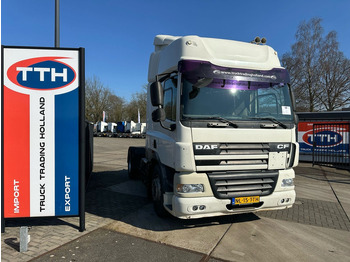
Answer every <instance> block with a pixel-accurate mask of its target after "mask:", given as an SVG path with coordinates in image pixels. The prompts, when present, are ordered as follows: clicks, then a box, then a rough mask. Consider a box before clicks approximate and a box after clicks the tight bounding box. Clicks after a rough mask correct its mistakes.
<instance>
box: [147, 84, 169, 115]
mask: <svg viewBox="0 0 350 262" xmlns="http://www.w3.org/2000/svg"><path fill="white" fill-rule="evenodd" d="M150 95H151V102H152V105H153V106H158V107H159V106H160V107H162V106H163V104H164V94H163V87H162V84H161V83H160V82H159V81H156V82H153V83H152V84H151V87H150ZM152 115H153V114H152ZM164 115H165V113H164Z"/></svg>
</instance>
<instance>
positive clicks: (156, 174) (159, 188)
mask: <svg viewBox="0 0 350 262" xmlns="http://www.w3.org/2000/svg"><path fill="white" fill-rule="evenodd" d="M151 188H152V200H153V207H154V211H155V212H156V214H157V215H158V216H159V217H163V218H164V217H168V216H169V212H168V211H167V210H166V209H165V207H164V197H163V194H164V186H163V185H162V181H161V171H160V167H159V165H156V166H155V167H154V168H153V171H152V182H151Z"/></svg>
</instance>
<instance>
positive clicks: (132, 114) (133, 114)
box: [125, 85, 147, 122]
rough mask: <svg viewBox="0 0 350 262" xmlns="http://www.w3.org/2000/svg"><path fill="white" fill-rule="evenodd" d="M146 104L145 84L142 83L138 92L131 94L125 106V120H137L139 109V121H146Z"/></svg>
mask: <svg viewBox="0 0 350 262" xmlns="http://www.w3.org/2000/svg"><path fill="white" fill-rule="evenodd" d="M146 105H147V85H144V86H143V87H142V90H141V91H140V92H136V93H134V94H132V98H131V101H130V102H129V103H128V105H127V106H126V107H125V120H128V121H130V120H132V121H135V122H137V120H138V111H139V112H140V118H141V122H146Z"/></svg>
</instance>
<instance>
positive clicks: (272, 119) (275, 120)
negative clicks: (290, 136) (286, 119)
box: [249, 117, 287, 129]
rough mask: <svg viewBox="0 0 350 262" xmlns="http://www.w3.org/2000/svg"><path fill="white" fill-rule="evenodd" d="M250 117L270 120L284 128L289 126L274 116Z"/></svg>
mask: <svg viewBox="0 0 350 262" xmlns="http://www.w3.org/2000/svg"><path fill="white" fill-rule="evenodd" d="M249 119H257V120H269V121H271V122H273V123H275V124H278V125H279V126H281V127H283V128H284V129H286V128H287V125H285V124H283V123H282V122H281V121H279V120H277V119H276V118H274V117H250V118H249Z"/></svg>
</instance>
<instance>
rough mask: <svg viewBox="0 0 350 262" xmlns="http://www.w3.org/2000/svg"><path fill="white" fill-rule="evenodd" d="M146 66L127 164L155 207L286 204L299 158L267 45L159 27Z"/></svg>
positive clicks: (181, 213)
mask: <svg viewBox="0 0 350 262" xmlns="http://www.w3.org/2000/svg"><path fill="white" fill-rule="evenodd" d="M154 46H155V51H154V52H153V53H152V55H151V58H150V63H149V70H148V81H149V84H148V91H147V95H148V97H147V134H146V146H145V147H139V148H136V147H130V148H129V152H128V172H129V177H130V178H132V179H135V178H139V177H141V179H142V180H143V181H144V182H145V183H146V185H147V187H148V188H149V190H148V192H151V194H152V198H153V202H154V208H155V211H156V213H157V214H158V215H159V216H165V215H166V214H169V213H170V214H172V215H173V216H176V217H179V218H186V219H188V218H199V217H208V216H218V215H230V214H236V213H245V212H255V211H263V210H276V209H285V208H290V207H292V205H293V203H294V201H295V190H294V182H293V179H294V176H295V174H294V170H293V167H295V166H296V165H297V164H298V157H299V145H298V143H297V142H296V122H297V118H296V116H295V112H294V108H295V106H294V103H295V102H294V99H293V96H292V92H291V88H290V84H289V83H290V80H289V75H288V72H287V71H286V70H285V69H284V68H283V67H282V66H281V64H280V62H279V59H278V56H277V52H276V51H275V50H273V49H272V48H271V47H269V46H267V45H262V44H259V41H257V39H256V41H255V42H254V43H244V42H238V41H231V40H223V39H213V38H202V37H198V36H185V37H174V36H167V35H158V36H156V37H155V39H154Z"/></svg>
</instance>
